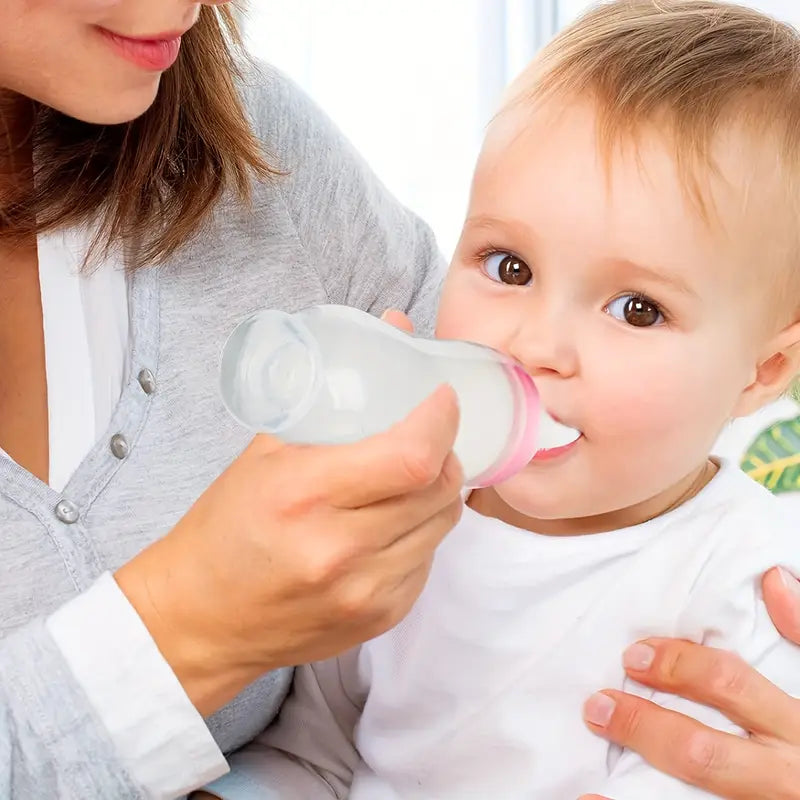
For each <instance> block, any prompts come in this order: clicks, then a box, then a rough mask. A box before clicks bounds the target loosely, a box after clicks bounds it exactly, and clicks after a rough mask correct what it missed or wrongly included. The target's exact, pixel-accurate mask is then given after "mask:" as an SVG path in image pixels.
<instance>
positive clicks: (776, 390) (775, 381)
mask: <svg viewBox="0 0 800 800" xmlns="http://www.w3.org/2000/svg"><path fill="white" fill-rule="evenodd" d="M799 373H800V321H798V322H793V323H792V324H791V325H789V326H788V327H786V328H784V329H783V330H782V331H781V332H780V333H779V334H777V336H774V337H773V338H772V339H771V340H770V341H769V342H768V344H767V346H766V347H765V348H764V352H763V354H762V357H761V360H760V361H759V363H758V366H757V367H756V374H755V380H754V381H753V382H752V383H751V384H750V385H749V386H748V387H747V388H746V389H745V390H744V392H742V395H741V397H740V398H739V402H738V403H737V405H736V409H735V411H734V416H736V417H746V416H747V415H748V414H752V413H753V412H754V411H757V410H758V409H759V408H761V407H762V406H765V405H767V403H771V402H772V401H773V400H776V399H777V398H778V397H780V396H781V395H782V394H783V393H784V392H785V391H786V390H787V389H788V388H789V386H790V385H791V383H792V380H793V379H794V378H795V377H797V375H798V374H799Z"/></svg>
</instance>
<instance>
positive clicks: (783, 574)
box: [778, 567, 800, 597]
mask: <svg viewBox="0 0 800 800" xmlns="http://www.w3.org/2000/svg"><path fill="white" fill-rule="evenodd" d="M778 575H779V576H780V579H781V583H782V584H783V585H784V586H785V587H786V588H787V589H788V590H789V591H790V592H791V593H792V594H793V595H794V596H795V597H800V581H798V580H797V578H795V576H794V575H792V573H791V572H789V570H788V569H786V568H785V567H778Z"/></svg>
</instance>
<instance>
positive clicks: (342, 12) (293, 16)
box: [246, 0, 800, 255]
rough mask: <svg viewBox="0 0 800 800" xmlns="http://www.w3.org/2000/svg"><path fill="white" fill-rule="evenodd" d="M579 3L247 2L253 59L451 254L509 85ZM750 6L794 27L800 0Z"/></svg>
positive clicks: (421, 0)
mask: <svg viewBox="0 0 800 800" xmlns="http://www.w3.org/2000/svg"><path fill="white" fill-rule="evenodd" d="M588 5H589V4H588V3H586V2H585V0H402V2H389V0H253V1H252V2H251V10H250V11H249V12H248V14H247V22H246V34H247V39H248V44H249V46H250V49H251V50H252V51H253V53H254V54H255V55H257V56H258V57H260V58H263V59H265V60H267V61H271V62H272V63H273V64H276V65H277V66H278V67H280V68H281V69H283V70H284V71H285V72H287V73H288V74H289V75H290V76H291V77H292V78H294V79H295V80H296V81H297V82H298V83H299V84H300V85H301V86H302V87H303V88H304V89H305V90H306V91H307V92H308V93H309V94H310V95H311V96H312V97H313V98H314V99H315V100H316V101H317V102H318V103H319V104H320V105H321V106H322V107H323V108H324V109H325V110H326V111H327V112H328V113H329V114H330V115H331V116H332V117H333V119H334V120H335V121H336V122H337V124H338V125H339V127H340V128H341V129H342V130H343V131H344V132H345V134H346V135H347V136H348V137H349V138H350V139H351V140H352V141H353V142H354V144H355V145H356V146H357V147H358V149H359V150H360V151H361V153H362V154H363V155H364V157H365V158H366V159H367V160H368V161H369V163H370V164H371V165H372V167H373V169H374V170H375V171H376V172H377V173H378V175H379V176H380V177H381V178H382V180H383V181H384V182H385V183H386V184H387V185H388V186H389V188H390V189H391V190H392V191H393V192H394V193H395V195H396V196H397V197H399V198H400V200H401V201H403V202H404V203H405V204H406V205H408V206H409V207H411V208H412V209H414V210H415V211H416V212H417V213H418V214H420V216H422V217H423V218H424V219H426V220H427V221H428V222H429V223H430V224H431V225H432V226H433V228H434V230H435V231H436V233H437V237H438V239H439V243H440V245H441V247H442V249H443V251H444V252H445V253H446V254H447V255H449V254H450V252H451V251H452V248H453V246H454V244H455V242H456V240H457V237H458V232H459V230H460V227H461V222H462V219H463V215H464V211H465V208H466V202H467V196H468V190H469V181H470V176H471V172H472V166H473V164H474V161H475V157H476V155H477V151H478V147H479V145H480V141H481V138H482V132H483V128H484V126H485V124H486V122H487V121H488V120H489V118H490V115H491V113H492V111H493V109H494V108H495V106H496V103H497V100H498V97H499V94H500V91H501V89H502V87H503V86H504V85H505V83H506V82H507V81H508V80H509V79H510V78H511V77H513V76H514V75H515V74H516V73H517V72H518V71H519V69H520V68H521V67H522V66H523V65H524V64H525V63H527V61H528V60H529V59H530V58H531V57H532V56H533V54H534V53H535V52H536V50H537V48H538V47H539V46H541V44H542V43H543V42H545V41H547V39H549V38H550V36H552V34H553V33H554V32H555V31H556V30H557V29H558V27H559V26H560V25H564V24H567V23H568V22H570V21H571V20H572V19H574V17H575V16H577V15H578V14H579V13H580V12H581V11H583V10H584V9H585V8H587V6H588ZM748 5H751V6H754V7H756V8H759V9H760V10H762V11H766V12H767V13H771V14H773V15H775V16H778V17H780V18H782V19H786V20H788V21H791V22H795V23H798V22H800V0H755V2H751V3H748Z"/></svg>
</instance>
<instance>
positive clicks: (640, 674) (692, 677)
mask: <svg viewBox="0 0 800 800" xmlns="http://www.w3.org/2000/svg"><path fill="white" fill-rule="evenodd" d="M624 663H625V670H626V672H627V673H628V674H629V675H630V676H631V677H632V678H634V679H635V680H636V681H638V682H639V683H644V684H645V685H647V686H651V687H653V688H654V689H659V690H661V691H664V692H668V693H670V694H677V695H680V696H681V697H685V698H687V699H688V700H695V701H696V702H698V703H702V704H703V705H706V706H713V707H714V708H717V709H719V710H720V711H721V712H722V713H723V714H725V716H726V717H728V719H730V720H731V721H732V722H735V723H736V724H737V725H739V726H740V727H742V728H744V729H745V730H748V731H751V732H753V733H757V734H763V735H765V736H771V737H775V738H777V739H783V740H785V741H788V742H797V743H800V703H798V701H797V700H795V699H794V698H792V697H790V696H789V695H787V694H786V693H785V692H783V691H782V690H781V689H779V688H778V687H777V686H775V684H773V683H770V681H768V680H767V679H766V678H765V677H764V676H763V675H761V674H760V673H759V672H757V671H756V670H754V669H753V668H752V667H750V666H749V665H748V664H747V663H746V662H744V661H743V660H742V659H741V658H739V657H738V656H737V655H735V654H734V653H729V652H727V651H725V650H717V649H715V648H713V647H704V646H702V645H699V644H694V643H692V642H685V641H682V640H679V639H648V640H647V641H645V642H639V643H638V644H635V645H633V646H632V647H630V648H629V649H628V650H627V651H626V653H625V656H624Z"/></svg>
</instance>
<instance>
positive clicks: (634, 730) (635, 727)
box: [612, 703, 642, 742]
mask: <svg viewBox="0 0 800 800" xmlns="http://www.w3.org/2000/svg"><path fill="white" fill-rule="evenodd" d="M612 724H613V726H614V729H615V732H616V733H617V735H618V736H619V740H620V741H622V742H633V741H635V740H636V739H637V737H638V736H639V732H640V730H641V727H642V712H641V709H640V708H639V705H638V703H634V704H632V705H630V706H628V707H625V706H621V705H620V704H619V703H618V704H617V708H616V710H615V712H614V716H613V718H612Z"/></svg>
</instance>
